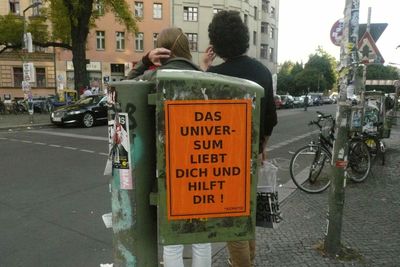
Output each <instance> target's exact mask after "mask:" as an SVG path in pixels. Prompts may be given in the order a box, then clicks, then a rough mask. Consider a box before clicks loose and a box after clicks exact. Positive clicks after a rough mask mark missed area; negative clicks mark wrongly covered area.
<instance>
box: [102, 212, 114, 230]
mask: <svg viewBox="0 0 400 267" xmlns="http://www.w3.org/2000/svg"><path fill="white" fill-rule="evenodd" d="M101 217H102V218H103V222H104V225H105V226H106V228H111V227H112V213H111V212H110V213H106V214H103V216H101Z"/></svg>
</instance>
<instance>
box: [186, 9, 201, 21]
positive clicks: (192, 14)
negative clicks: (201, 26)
mask: <svg viewBox="0 0 400 267" xmlns="http://www.w3.org/2000/svg"><path fill="white" fill-rule="evenodd" d="M197 16H198V11H197V7H187V6H185V7H183V20H184V21H197Z"/></svg>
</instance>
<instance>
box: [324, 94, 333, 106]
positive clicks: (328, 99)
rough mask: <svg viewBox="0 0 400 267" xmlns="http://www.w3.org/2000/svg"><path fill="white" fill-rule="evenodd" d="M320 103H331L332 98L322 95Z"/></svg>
mask: <svg viewBox="0 0 400 267" xmlns="http://www.w3.org/2000/svg"><path fill="white" fill-rule="evenodd" d="M322 103H323V104H332V103H333V100H332V99H331V98H330V97H329V96H323V97H322Z"/></svg>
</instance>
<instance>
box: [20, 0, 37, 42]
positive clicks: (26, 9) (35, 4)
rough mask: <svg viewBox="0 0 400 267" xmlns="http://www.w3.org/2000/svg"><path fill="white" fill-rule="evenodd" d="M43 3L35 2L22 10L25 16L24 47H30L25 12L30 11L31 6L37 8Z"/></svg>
mask: <svg viewBox="0 0 400 267" xmlns="http://www.w3.org/2000/svg"><path fill="white" fill-rule="evenodd" d="M41 4H42V2H34V3H32V4H31V5H29V6H28V7H27V8H25V9H24V11H23V12H22V14H23V17H24V36H23V41H24V49H27V48H28V44H27V43H28V38H27V36H26V18H25V12H26V11H28V10H29V9H31V8H35V7H38V6H40V5H41Z"/></svg>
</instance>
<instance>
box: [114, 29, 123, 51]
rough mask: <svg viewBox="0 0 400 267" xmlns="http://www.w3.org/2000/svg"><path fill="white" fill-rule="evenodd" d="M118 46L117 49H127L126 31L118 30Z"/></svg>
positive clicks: (116, 36)
mask: <svg viewBox="0 0 400 267" xmlns="http://www.w3.org/2000/svg"><path fill="white" fill-rule="evenodd" d="M115 38H116V48H117V50H125V33H124V32H116V33H115Z"/></svg>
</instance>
